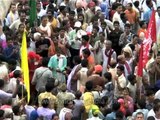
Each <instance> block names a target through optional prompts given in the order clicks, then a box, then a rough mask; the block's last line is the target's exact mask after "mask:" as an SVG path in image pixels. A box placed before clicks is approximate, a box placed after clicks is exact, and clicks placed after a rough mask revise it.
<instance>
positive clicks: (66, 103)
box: [63, 99, 74, 107]
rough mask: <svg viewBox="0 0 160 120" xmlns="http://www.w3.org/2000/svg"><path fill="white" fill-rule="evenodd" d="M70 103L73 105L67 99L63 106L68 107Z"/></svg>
mask: <svg viewBox="0 0 160 120" xmlns="http://www.w3.org/2000/svg"><path fill="white" fill-rule="evenodd" d="M70 102H73V104H74V101H73V100H69V99H66V100H64V104H63V105H64V107H68V105H69V103H70Z"/></svg>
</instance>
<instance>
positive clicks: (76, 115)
mask: <svg viewBox="0 0 160 120" xmlns="http://www.w3.org/2000/svg"><path fill="white" fill-rule="evenodd" d="M81 96H82V93H81V92H80V91H77V92H76V93H75V97H76V98H75V100H74V103H75V105H74V109H73V119H75V120H81V119H82V116H83V113H84V111H85V108H84V104H83V101H82V100H81Z"/></svg>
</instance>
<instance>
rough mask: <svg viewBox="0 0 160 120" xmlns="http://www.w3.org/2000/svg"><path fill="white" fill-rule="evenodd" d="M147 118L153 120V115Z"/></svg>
mask: <svg viewBox="0 0 160 120" xmlns="http://www.w3.org/2000/svg"><path fill="white" fill-rule="evenodd" d="M147 120H155V118H154V117H153V116H149V117H148V118H147Z"/></svg>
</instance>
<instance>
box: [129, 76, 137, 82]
mask: <svg viewBox="0 0 160 120" xmlns="http://www.w3.org/2000/svg"><path fill="white" fill-rule="evenodd" d="M135 78H136V76H135V75H134V74H130V75H128V77H127V79H128V81H129V82H132V81H133V80H134V79H135Z"/></svg>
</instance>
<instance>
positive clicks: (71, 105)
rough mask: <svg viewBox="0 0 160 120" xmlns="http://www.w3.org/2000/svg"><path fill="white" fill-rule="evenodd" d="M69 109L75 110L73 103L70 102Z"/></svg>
mask: <svg viewBox="0 0 160 120" xmlns="http://www.w3.org/2000/svg"><path fill="white" fill-rule="evenodd" d="M68 108H69V109H73V108H74V104H73V101H70V102H69V103H68Z"/></svg>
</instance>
